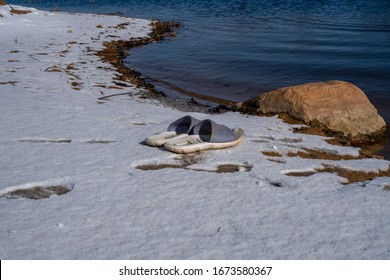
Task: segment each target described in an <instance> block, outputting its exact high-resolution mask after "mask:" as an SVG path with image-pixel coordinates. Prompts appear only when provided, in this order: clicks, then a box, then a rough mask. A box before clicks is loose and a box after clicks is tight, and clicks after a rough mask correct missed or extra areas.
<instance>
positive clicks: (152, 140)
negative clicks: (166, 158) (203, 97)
mask: <svg viewBox="0 0 390 280" xmlns="http://www.w3.org/2000/svg"><path fill="white" fill-rule="evenodd" d="M199 122H200V120H198V119H196V118H194V117H191V116H184V117H182V118H180V119H177V120H176V121H174V122H173V123H171V124H170V125H169V126H168V128H167V131H166V132H161V133H158V134H155V135H152V136H149V137H148V138H146V139H145V143H146V144H147V145H149V146H152V147H160V146H162V145H164V143H165V142H166V141H167V140H169V139H172V138H174V137H177V136H178V135H188V134H189V133H192V130H193V129H194V127H195V125H197V124H198V123H199Z"/></svg>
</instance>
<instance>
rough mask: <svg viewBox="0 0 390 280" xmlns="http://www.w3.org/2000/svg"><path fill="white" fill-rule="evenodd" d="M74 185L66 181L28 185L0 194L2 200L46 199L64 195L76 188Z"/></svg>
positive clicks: (12, 188) (15, 187)
mask: <svg viewBox="0 0 390 280" xmlns="http://www.w3.org/2000/svg"><path fill="white" fill-rule="evenodd" d="M74 185H75V184H74V183H73V182H69V181H64V180H56V181H47V182H38V183H28V184H24V185H19V186H14V187H10V188H7V189H5V190H3V191H2V193H1V192H0V198H8V199H17V198H27V199H34V200H38V199H45V198H49V197H51V196H52V195H58V196H59V195H64V194H66V193H68V192H70V191H71V190H73V188H74Z"/></svg>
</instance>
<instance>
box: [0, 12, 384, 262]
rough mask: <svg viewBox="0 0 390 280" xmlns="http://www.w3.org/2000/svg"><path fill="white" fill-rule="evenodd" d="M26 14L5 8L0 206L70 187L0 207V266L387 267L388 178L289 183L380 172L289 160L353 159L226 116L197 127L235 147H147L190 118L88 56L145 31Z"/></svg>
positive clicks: (115, 20) (0, 23) (279, 128)
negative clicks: (223, 134) (360, 262)
mask: <svg viewBox="0 0 390 280" xmlns="http://www.w3.org/2000/svg"><path fill="white" fill-rule="evenodd" d="M20 9H22V8H21V7H20ZM23 9H27V8H23ZM28 9H30V8H28ZM30 10H32V13H29V14H26V15H11V14H10V13H9V8H8V7H7V6H0V14H1V15H2V17H0V34H1V44H0V119H1V122H0V131H1V133H0V155H1V157H0V178H1V180H0V194H1V195H5V194H7V193H9V192H11V191H16V190H19V189H28V188H33V187H34V186H38V185H43V186H52V185H53V184H60V185H65V186H72V187H71V188H70V189H71V191H70V192H68V193H66V194H64V195H61V196H56V195H53V196H50V197H49V198H47V199H41V200H30V199H26V198H19V199H7V198H6V197H5V196H3V197H2V198H0V224H1V227H0V248H1V250H0V258H1V259H264V258H266V259H389V258H390V239H389V238H388V232H389V231H390V204H389V203H388V201H389V198H390V191H388V189H389V186H390V178H389V177H381V178H376V179H374V180H372V181H370V182H358V183H353V184H345V183H346V179H345V178H342V177H339V176H338V175H337V174H334V173H315V174H312V175H311V176H301V177H298V176H288V175H287V174H288V173H291V172H308V171H310V172H313V173H314V172H315V170H317V169H318V168H321V167H323V166H324V165H331V166H336V167H341V168H346V169H350V170H360V171H367V172H368V171H379V170H386V169H387V168H388V167H389V162H388V161H383V160H376V159H359V160H342V161H330V160H312V159H302V158H299V157H288V156H287V153H288V152H296V151H298V150H301V149H304V148H306V149H316V150H320V151H326V152H328V153H333V154H337V155H353V156H357V155H358V154H359V150H358V149H357V148H351V147H340V146H333V145H330V144H328V143H327V142H325V138H323V137H319V136H312V135H300V134H295V133H293V132H292V128H293V127H294V126H292V125H288V124H286V123H284V122H282V121H281V120H280V119H278V118H276V117H271V118H261V117H255V116H245V115H241V114H238V113H232V112H229V113H225V114H222V115H206V114H201V113H194V114H193V116H194V117H196V118H199V119H205V118H211V119H213V120H214V121H216V122H218V123H221V124H225V125H228V126H230V127H241V128H243V129H244V130H245V132H246V135H247V137H246V139H245V140H244V142H243V143H241V144H240V145H239V146H237V147H234V148H231V149H226V150H217V151H208V152H202V153H199V154H196V155H192V156H191V157H187V156H180V155H175V154H172V153H169V152H167V151H165V150H164V149H158V148H151V147H148V146H146V145H144V144H143V143H142V141H143V139H144V138H145V137H147V136H149V135H151V134H154V133H157V132H160V131H164V130H165V129H166V128H167V126H168V125H169V123H170V122H172V121H173V120H175V119H177V118H179V117H181V116H183V115H186V114H188V113H186V112H179V111H177V110H174V109H171V108H166V107H164V106H162V105H159V104H157V103H156V101H150V100H147V99H140V98H138V94H139V93H140V92H141V90H140V89H137V88H136V87H135V86H129V87H122V88H119V87H118V86H116V87H115V83H114V82H115V81H114V80H113V79H114V78H115V77H116V75H117V73H116V72H115V69H113V68H112V66H111V65H109V64H107V63H105V62H102V61H101V60H100V58H99V57H97V56H96V55H95V54H94V52H93V51H96V50H99V49H102V43H103V42H104V41H110V40H116V39H123V40H128V39H130V38H136V37H145V36H147V33H148V32H149V31H150V26H149V23H150V22H149V21H147V20H140V19H129V18H122V17H114V16H101V15H87V14H67V13H49V12H43V11H38V10H33V9H30ZM125 22H127V23H129V24H128V25H125V28H123V29H121V28H115V26H117V25H118V24H121V23H125ZM161 47H162V48H163V47H164V45H161ZM125 92H129V93H132V95H131V96H125V95H119V96H117V97H112V98H110V101H107V102H103V103H101V102H99V103H98V102H96V101H97V98H99V97H101V96H102V94H106V95H109V94H115V93H125ZM264 151H277V152H278V153H279V154H280V156H279V157H276V156H267V155H265V154H263V153H262V152H264ZM142 166H143V167H144V168H141V167H142ZM221 166H224V167H225V169H223V168H222V169H223V170H224V171H230V172H222V173H217V172H216V171H218V170H219V171H221ZM226 167H227V168H226ZM223 170H222V171H223ZM233 171H236V172H233ZM343 183H344V184H343Z"/></svg>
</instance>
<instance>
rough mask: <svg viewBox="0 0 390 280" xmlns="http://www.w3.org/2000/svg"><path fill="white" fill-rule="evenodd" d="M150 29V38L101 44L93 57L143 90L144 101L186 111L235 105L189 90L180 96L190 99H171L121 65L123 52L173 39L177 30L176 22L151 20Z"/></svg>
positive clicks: (219, 108) (210, 110) (201, 110)
mask: <svg viewBox="0 0 390 280" xmlns="http://www.w3.org/2000/svg"><path fill="white" fill-rule="evenodd" d="M151 27H152V31H151V33H150V38H140V39H132V40H129V41H124V40H117V41H109V42H104V43H103V45H104V49H103V50H101V51H98V52H97V53H96V54H97V55H98V56H99V57H101V58H102V59H103V61H105V62H108V63H110V64H111V65H113V66H114V67H115V68H116V69H117V71H118V72H119V73H120V74H121V77H119V80H122V81H126V82H130V83H132V84H134V85H135V86H137V87H139V88H143V89H146V90H147V91H148V93H149V96H146V95H144V98H153V99H156V100H158V101H159V102H161V103H162V104H164V105H167V106H171V107H172V108H176V109H178V110H181V111H189V112H206V113H219V112H220V111H221V110H227V106H232V105H234V104H235V103H236V102H232V101H229V100H225V99H222V98H215V97H210V96H203V95H200V94H197V93H194V92H190V91H187V92H185V91H186V90H185V89H181V90H182V94H183V95H187V96H189V97H190V100H188V101H186V100H184V98H172V97H170V96H168V95H167V94H165V93H164V92H162V91H159V90H157V89H156V88H155V86H154V85H153V84H152V83H150V82H149V81H148V80H149V78H147V77H145V76H143V74H142V73H140V72H138V71H136V70H135V69H132V68H129V67H127V66H125V65H124V61H123V59H124V58H125V57H127V56H128V55H129V54H128V53H127V52H128V51H130V50H131V49H132V48H137V47H142V46H144V45H146V44H151V43H157V42H161V41H163V40H165V39H166V38H170V37H175V36H176V31H175V29H177V28H180V23H178V22H166V21H159V20H154V21H152V23H151ZM130 55H131V53H130ZM186 93H187V94H186ZM194 98H197V99H200V100H206V101H210V102H212V103H215V104H218V105H217V106H215V107H212V106H210V105H207V104H202V103H199V102H197V101H196V100H195V99H194Z"/></svg>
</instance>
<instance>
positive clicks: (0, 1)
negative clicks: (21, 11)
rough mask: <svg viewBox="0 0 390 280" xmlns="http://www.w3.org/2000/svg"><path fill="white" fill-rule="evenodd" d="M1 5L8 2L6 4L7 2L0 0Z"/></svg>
mask: <svg viewBox="0 0 390 280" xmlns="http://www.w3.org/2000/svg"><path fill="white" fill-rule="evenodd" d="M2 5H8V4H7V2H5V1H3V0H0V6H2Z"/></svg>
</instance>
